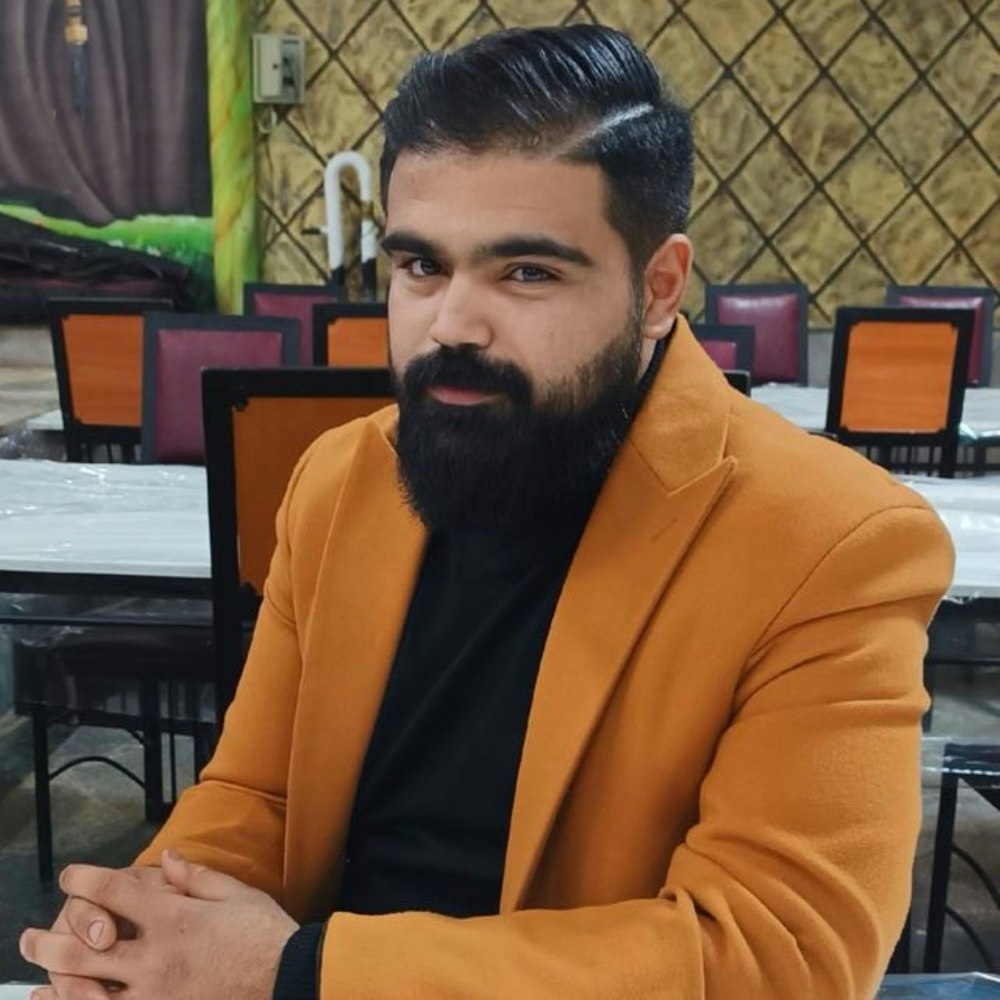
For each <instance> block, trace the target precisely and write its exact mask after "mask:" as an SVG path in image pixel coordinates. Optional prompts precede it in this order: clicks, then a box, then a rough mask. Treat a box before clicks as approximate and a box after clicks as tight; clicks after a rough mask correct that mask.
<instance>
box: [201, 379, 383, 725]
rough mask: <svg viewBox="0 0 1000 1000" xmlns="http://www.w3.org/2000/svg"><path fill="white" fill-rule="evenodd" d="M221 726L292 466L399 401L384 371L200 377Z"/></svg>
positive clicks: (270, 551)
mask: <svg viewBox="0 0 1000 1000" xmlns="http://www.w3.org/2000/svg"><path fill="white" fill-rule="evenodd" d="M202 385H203V393H202V395H203V399H204V413H205V453H206V465H207V472H208V519H209V534H210V538H211V552H212V606H213V621H214V635H215V650H216V671H217V675H216V702H215V705H216V713H217V718H218V721H219V724H220V725H221V722H222V718H223V716H224V714H225V711H226V708H227V707H228V706H229V703H230V702H231V701H232V698H233V694H234V693H235V690H236V685H237V683H238V681H239V676H240V673H241V672H242V669H243V658H244V655H245V649H246V643H245V639H246V636H247V635H248V633H249V630H250V629H251V628H252V624H253V622H254V620H255V619H256V616H257V609H258V607H259V605H260V600H261V594H262V593H263V588H264V579H265V577H266V576H267V571H268V566H269V563H270V559H271V555H272V553H273V551H274V545H275V531H274V518H275V515H276V513H277V510H278V507H279V505H280V503H281V499H282V497H283V495H284V492H285V489H286V487H287V485H288V480H289V477H290V476H291V473H292V470H293V469H294V467H295V463H296V462H297V461H298V459H299V457H300V456H301V455H302V453H303V451H305V449H306V448H307V447H308V445H309V444H310V443H311V442H312V441H313V440H315V438H317V437H318V436H319V435H320V434H322V433H323V432H324V431H327V430H329V429H330V428H332V427H337V426H340V425H341V424H344V423H347V422H348V421H351V420H355V419H357V418H359V417H365V416H368V415H369V414H371V413H373V412H374V411H376V410H379V409H381V408H382V407H384V406H387V405H390V404H391V403H393V402H394V400H393V396H392V386H391V382H390V378H389V372H388V370H387V369H385V368H376V369H363V368H354V369H351V368H347V369H334V368H311V369H264V368H259V369H246V370H229V371H226V370H213V369H209V370H206V371H205V372H204V373H203V375H202Z"/></svg>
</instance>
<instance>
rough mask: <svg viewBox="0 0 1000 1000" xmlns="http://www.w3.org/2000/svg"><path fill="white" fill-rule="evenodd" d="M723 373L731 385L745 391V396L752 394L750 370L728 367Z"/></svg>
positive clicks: (738, 390)
mask: <svg viewBox="0 0 1000 1000" xmlns="http://www.w3.org/2000/svg"><path fill="white" fill-rule="evenodd" d="M722 374H723V375H724V376H725V377H726V381H727V382H728V383H729V384H730V386H731V387H732V388H733V389H735V390H736V391H737V392H741V393H743V395H744V396H749V395H750V372H749V371H743V370H742V369H733V368H726V369H724V370H723V372H722Z"/></svg>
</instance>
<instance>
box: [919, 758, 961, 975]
mask: <svg viewBox="0 0 1000 1000" xmlns="http://www.w3.org/2000/svg"><path fill="white" fill-rule="evenodd" d="M945 753H946V755H947V748H946V750H945ZM957 802H958V775H957V774H948V773H943V774H942V775H941V798H940V804H939V806H938V819H937V831H936V833H935V834H934V858H933V861H932V863H931V898H930V903H929V904H928V907H927V945H926V947H925V948H924V968H923V971H924V972H938V971H940V969H941V945H942V943H943V941H944V920H945V907H946V906H947V903H948V878H949V875H950V873H951V844H952V840H953V839H954V836H955V808H956V805H957Z"/></svg>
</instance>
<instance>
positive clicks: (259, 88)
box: [253, 35, 306, 104]
mask: <svg viewBox="0 0 1000 1000" xmlns="http://www.w3.org/2000/svg"><path fill="white" fill-rule="evenodd" d="M305 69H306V43H305V40H304V39H302V38H299V37H298V36H297V35H254V36H253V99H254V101H256V102H257V103H258V104H301V103H302V102H303V101H304V100H305V93H306V82H305V75H306V73H305Z"/></svg>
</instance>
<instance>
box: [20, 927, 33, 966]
mask: <svg viewBox="0 0 1000 1000" xmlns="http://www.w3.org/2000/svg"><path fill="white" fill-rule="evenodd" d="M30 945H31V935H30V934H28V932H27V931H25V932H24V933H23V934H22V935H21V937H20V939H19V940H18V942H17V948H18V951H20V952H21V957H22V958H25V959H27V960H28V961H29V962H30V961H31V947H30Z"/></svg>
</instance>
